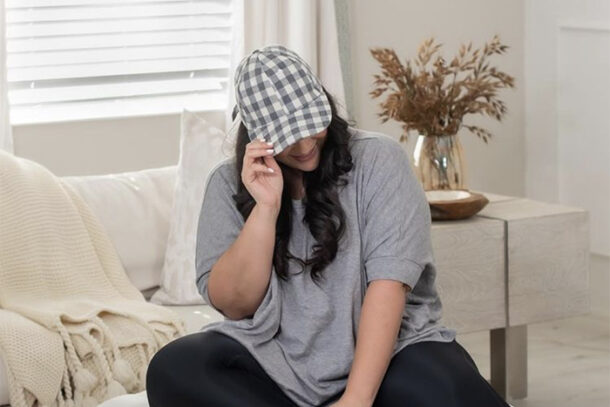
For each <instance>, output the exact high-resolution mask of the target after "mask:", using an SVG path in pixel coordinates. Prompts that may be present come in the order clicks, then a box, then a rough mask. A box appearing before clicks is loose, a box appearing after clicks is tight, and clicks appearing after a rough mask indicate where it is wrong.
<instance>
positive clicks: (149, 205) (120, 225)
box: [0, 165, 223, 406]
mask: <svg viewBox="0 0 610 407" xmlns="http://www.w3.org/2000/svg"><path fill="white" fill-rule="evenodd" d="M176 170H177V166H176V165H173V166H167V167H161V168H152V169H146V170H141V171H132V172H124V173H120V174H106V175H91V176H66V177H61V179H62V180H63V181H65V182H67V183H69V184H70V185H72V186H74V187H75V188H76V189H77V191H78V192H79V194H80V195H81V196H82V197H83V198H84V199H85V201H86V202H87V204H88V205H89V206H90V207H91V208H92V210H93V212H94V213H95V214H96V215H97V216H98V217H99V219H100V220H101V222H102V224H103V226H104V228H105V229H106V231H107V232H108V234H109V236H110V238H111V240H112V241H113V243H114V245H115V248H116V250H117V252H118V254H119V257H120V259H121V262H122V263H123V266H124V268H125V271H126V273H127V276H128V277H129V279H130V281H131V282H132V283H133V284H134V285H135V286H136V287H137V288H138V289H139V290H140V291H141V292H142V294H143V295H144V297H145V298H146V299H147V300H150V297H151V296H152V294H153V293H154V292H155V291H156V290H157V289H158V286H159V279H160V274H161V270H162V267H163V256H164V253H165V248H166V242H167V235H168V229H169V223H170V222H169V219H170V213H171V209H172V199H173V194H174V184H175V179H176ZM167 306H168V307H170V308H171V309H172V310H173V311H175V312H176V313H177V314H178V315H179V316H180V317H181V318H182V319H183V320H184V321H185V323H186V328H187V332H188V333H191V332H195V331H197V330H198V329H199V328H201V327H202V326H203V325H205V324H207V323H209V322H212V321H217V320H222V319H223V316H222V315H221V314H220V313H218V312H217V311H216V310H214V309H213V308H211V307H210V306H208V305H185V306H173V305H167ZM0 358H1V356H0ZM5 405H9V393H8V382H7V376H6V371H5V366H4V362H3V361H0V406H5Z"/></svg>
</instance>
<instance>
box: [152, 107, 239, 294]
mask: <svg viewBox="0 0 610 407" xmlns="http://www.w3.org/2000/svg"><path fill="white" fill-rule="evenodd" d="M226 141H227V139H226V137H225V133H224V131H222V130H220V129H218V128H217V127H214V126H213V125H212V124H210V123H209V122H208V121H207V120H206V119H205V118H204V117H203V116H201V115H199V114H197V113H195V112H191V111H188V110H186V109H184V110H183V111H182V117H181V132H180V159H179V160H178V168H177V172H176V188H175V193H174V199H173V207H172V212H171V217H170V228H169V235H168V239H167V248H166V250H165V261H164V264H163V270H162V272H161V283H160V287H159V290H158V291H157V292H155V293H154V294H153V295H152V297H151V298H150V301H151V302H153V303H156V304H167V305H171V304H174V305H189V304H191V305H192V304H205V300H204V299H203V297H202V296H201V294H199V291H198V290H197V284H196V281H195V279H196V272H195V245H196V238H197V236H196V235H197V224H198V219H199V212H200V211H201V204H202V203H203V192H204V188H205V184H206V182H207V179H208V177H209V174H210V172H211V171H212V169H213V168H214V167H216V165H217V164H218V163H220V162H221V161H223V160H224V159H226V158H228V157H230V156H231V155H232V154H234V149H233V148H232V147H231V146H230V145H229V143H227V142H226Z"/></svg>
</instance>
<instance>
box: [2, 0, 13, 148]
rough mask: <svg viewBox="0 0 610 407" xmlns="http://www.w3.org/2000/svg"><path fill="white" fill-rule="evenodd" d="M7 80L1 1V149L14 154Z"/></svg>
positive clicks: (4, 20) (3, 14) (4, 23)
mask: <svg viewBox="0 0 610 407" xmlns="http://www.w3.org/2000/svg"><path fill="white" fill-rule="evenodd" d="M6 79H7V78H6V19H5V8H4V0H0V148H1V149H3V150H6V151H8V152H10V153H13V152H14V150H13V133H12V128H11V122H10V120H9V105H8V84H7V82H6Z"/></svg>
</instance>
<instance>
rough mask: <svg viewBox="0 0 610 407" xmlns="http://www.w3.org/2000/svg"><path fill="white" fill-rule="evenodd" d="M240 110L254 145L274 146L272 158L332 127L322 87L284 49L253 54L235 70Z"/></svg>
mask: <svg viewBox="0 0 610 407" xmlns="http://www.w3.org/2000/svg"><path fill="white" fill-rule="evenodd" d="M235 89H236V92H235V93H236V99H237V107H238V110H239V114H240V116H241V119H242V120H243V122H244V125H245V126H246V128H247V129H248V136H249V138H250V140H254V139H256V138H263V139H265V140H266V141H270V142H272V143H273V144H274V149H275V151H274V155H277V154H279V153H281V152H282V151H283V150H284V149H285V148H286V147H288V146H289V145H291V144H293V143H295V142H296V141H298V140H299V139H301V138H304V137H309V136H313V135H315V134H317V133H319V132H321V131H322V130H324V129H325V128H326V127H328V126H329V125H330V122H331V119H332V112H331V107H330V103H329V101H328V98H327V97H326V94H325V93H324V90H323V89H322V84H321V82H320V80H319V79H318V78H317V76H316V75H315V74H314V73H313V72H312V70H311V68H310V67H309V65H308V64H307V62H305V61H304V60H303V59H302V58H301V57H299V56H298V55H297V54H296V53H295V52H293V51H291V50H289V49H287V48H286V47H284V46H282V45H270V46H266V47H263V48H259V49H256V50H254V51H253V52H252V53H251V54H250V55H248V56H247V57H245V58H244V59H242V61H241V62H240V63H239V65H238V67H237V69H236V70H235Z"/></svg>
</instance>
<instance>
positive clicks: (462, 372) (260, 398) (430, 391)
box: [146, 331, 508, 407]
mask: <svg viewBox="0 0 610 407" xmlns="http://www.w3.org/2000/svg"><path fill="white" fill-rule="evenodd" d="M146 391H147V395H148V402H149V404H150V407H174V406H180V407H191V406H192V407H195V406H197V407H295V406H296V404H295V403H294V402H293V401H291V400H290V399H289V398H288V397H287V396H286V395H285V394H284V393H283V391H282V390H281V389H280V388H279V387H278V385H277V384H276V383H275V382H274V381H273V380H272V379H271V378H270V377H269V376H268V375H267V374H266V372H265V371H264V370H263V368H262V367H261V366H260V364H259V363H258V362H257V361H256V359H254V358H253V357H252V355H251V354H250V353H249V352H248V350H247V349H246V348H245V347H243V346H242V345H241V344H240V343H239V342H237V341H236V340H234V339H233V338H230V337H228V336H226V335H223V334H221V333H218V332H214V331H207V332H196V333H192V334H189V335H186V336H183V337H181V338H178V339H175V340H174V341H172V342H170V343H168V344H167V345H165V346H164V347H163V348H161V349H160V350H159V351H158V352H157V353H156V354H155V355H154V357H153V358H152V360H151V362H150V365H149V366H148V373H147V376H146ZM340 396H341V392H340V393H338V394H337V395H335V396H333V397H331V398H330V399H328V400H326V401H325V402H324V403H323V404H322V406H327V405H330V404H332V403H331V402H332V401H335V400H338V399H339V398H340ZM507 406H508V404H507V403H506V402H505V401H504V400H503V399H502V398H501V397H500V396H499V395H498V394H497V393H496V392H495V390H494V389H493V388H492V387H491V386H490V385H489V383H488V382H487V380H485V378H484V377H483V376H481V374H480V373H479V370H478V368H477V366H476V364H475V362H474V361H473V360H472V358H471V357H470V355H469V354H468V352H467V351H466V350H465V349H464V348H463V347H462V346H461V345H460V344H459V343H457V342H456V341H453V342H449V343H446V342H431V341H430V342H418V343H414V344H411V345H407V346H406V347H405V348H404V349H402V350H401V351H400V352H398V353H397V354H396V355H395V356H394V357H393V358H392V360H391V361H390V364H389V366H388V369H387V371H386V374H385V376H384V378H383V380H382V382H381V386H380V388H379V391H378V393H377V397H376V399H375V403H374V404H373V407H507Z"/></svg>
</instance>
